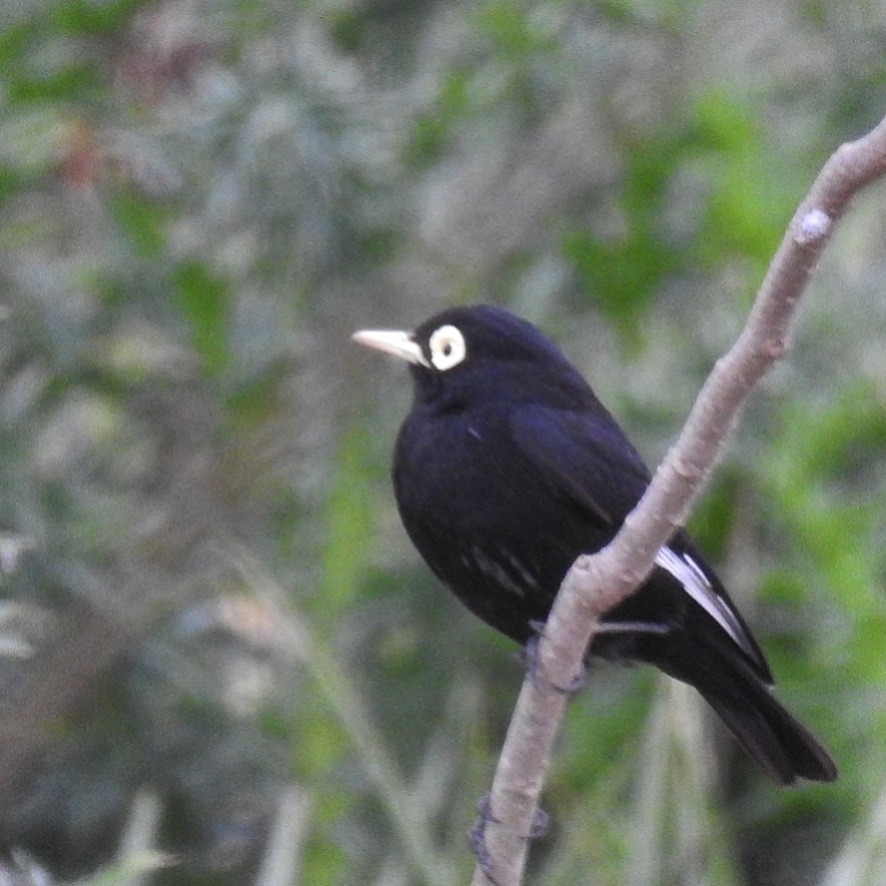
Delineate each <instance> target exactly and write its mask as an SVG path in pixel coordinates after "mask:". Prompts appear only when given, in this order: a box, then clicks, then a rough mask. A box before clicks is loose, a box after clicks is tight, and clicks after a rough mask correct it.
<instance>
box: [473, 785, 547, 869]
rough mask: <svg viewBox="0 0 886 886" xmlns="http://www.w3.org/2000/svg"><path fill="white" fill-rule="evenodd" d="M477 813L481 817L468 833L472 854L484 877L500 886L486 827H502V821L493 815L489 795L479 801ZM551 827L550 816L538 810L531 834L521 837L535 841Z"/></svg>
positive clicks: (533, 817)
mask: <svg viewBox="0 0 886 886" xmlns="http://www.w3.org/2000/svg"><path fill="white" fill-rule="evenodd" d="M477 813H478V816H479V817H478V818H477V821H476V822H475V824H474V826H473V827H472V828H471V830H470V831H469V832H468V844H469V845H470V847H471V852H473V853H474V857H475V858H476V859H477V864H478V865H479V866H480V870H481V871H483V875H484V876H485V877H486V879H487V880H489V882H490V883H491V884H492V886H498V881H497V880H496V879H495V877H494V876H493V873H492V869H493V861H494V859H493V857H492V853H491V852H490V851H489V847H488V846H487V845H486V827H487V825H489V824H496V825H500V824H501V820H500V819H498V818H496V817H495V815H493V813H492V806H491V804H490V801H489V794H484V795H483V796H482V797H481V798H480V799H479V800H478V801H477ZM549 826H550V816H549V815H548V814H547V812H545V811H544V810H543V809H536V810H535V812H534V814H533V816H532V824H531V825H530V826H529V833H528V834H522V835H520V836H521V839H523V840H535V839H537V838H538V837H543V836H544V835H545V834H546V833H547V832H548V827H549Z"/></svg>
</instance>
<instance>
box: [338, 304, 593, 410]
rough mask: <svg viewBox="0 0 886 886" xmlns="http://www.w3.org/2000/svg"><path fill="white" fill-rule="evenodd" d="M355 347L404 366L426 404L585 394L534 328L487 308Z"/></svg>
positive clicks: (459, 311) (367, 334) (364, 338)
mask: <svg viewBox="0 0 886 886" xmlns="http://www.w3.org/2000/svg"><path fill="white" fill-rule="evenodd" d="M353 339H354V341H356V342H357V343H358V344H361V345H365V346H366V347H369V348H374V349H375V350H378V351H384V352H385V353H388V354H392V355H394V356H395V357H400V358H401V359H403V360H406V361H407V362H408V363H409V367H410V370H411V372H412V377H413V379H414V382H415V389H416V396H417V397H418V399H419V400H422V401H429V400H436V399H439V398H443V399H445V400H446V401H448V402H453V401H459V402H462V403H464V404H466V405H467V404H470V403H472V402H474V401H475V400H476V399H478V398H488V397H491V396H492V397H500V396H508V397H511V398H516V399H521V400H522V399H531V400H536V399H539V400H550V399H551V398H552V397H554V399H560V398H559V397H557V396H555V395H556V393H557V392H558V391H559V392H560V395H561V396H563V395H566V394H567V393H569V392H571V394H572V396H575V394H577V393H578V392H581V396H582V397H584V396H585V392H586V391H587V384H586V383H585V381H584V379H582V378H581V376H580V375H579V374H578V373H577V372H576V370H575V369H574V368H573V367H572V365H571V364H570V363H569V361H568V360H567V359H566V358H565V357H564V356H563V354H562V353H561V352H560V350H559V349H558V348H557V347H556V346H555V345H554V344H553V343H552V342H551V341H549V340H548V339H547V338H545V337H544V336H543V335H542V334H541V333H540V332H539V331H538V330H537V329H536V328H535V327H534V326H533V325H532V324H531V323H527V322H526V321H525V320H522V319H520V318H519V317H516V316H514V315H513V314H511V313H508V312H507V311H504V310H502V309H501V308H495V307H491V306H489V305H475V306H473V307H464V308H451V309H450V310H447V311H443V312H442V313H440V314H437V315H435V316H434V317H431V319H430V320H426V321H425V322H424V323H422V324H421V325H420V326H419V327H417V328H416V329H415V330H414V331H413V332H403V331H394V330H368V329H367V330H361V331H360V332H355V333H354V335H353ZM551 405H554V404H553V403H551Z"/></svg>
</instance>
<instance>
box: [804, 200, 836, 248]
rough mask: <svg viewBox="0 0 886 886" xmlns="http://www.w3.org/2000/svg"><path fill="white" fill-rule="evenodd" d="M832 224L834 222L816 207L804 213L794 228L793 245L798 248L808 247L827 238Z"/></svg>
mask: <svg viewBox="0 0 886 886" xmlns="http://www.w3.org/2000/svg"><path fill="white" fill-rule="evenodd" d="M833 223H834V220H833V219H832V218H831V217H830V216H829V215H828V214H827V213H826V212H825V211H824V210H823V209H820V208H818V207H817V206H816V207H814V208H812V209H810V210H808V211H807V212H804V213H803V215H802V217H801V218H800V220H799V222H798V223H797V225H796V227H795V228H794V243H796V244H797V245H798V246H808V245H809V244H810V243H815V242H816V241H817V240H821V239H822V238H824V237H827V235H828V234H829V233H830V230H831V225H832V224H833Z"/></svg>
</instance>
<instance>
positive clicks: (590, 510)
mask: <svg viewBox="0 0 886 886" xmlns="http://www.w3.org/2000/svg"><path fill="white" fill-rule="evenodd" d="M354 338H355V340H357V341H358V342H360V343H362V344H365V345H368V346H370V347H375V348H377V349H380V350H383V351H387V352H390V353H393V354H395V355H397V356H399V357H402V358H404V359H406V360H408V362H409V368H410V371H411V373H412V378H413V382H414V390H415V397H414V402H413V406H412V410H411V411H410V413H409V415H408V416H407V418H406V420H405V421H404V423H403V426H402V427H401V429H400V433H399V435H398V438H397V444H396V449H395V453H394V470H393V475H394V488H395V492H396V498H397V504H398V506H399V509H400V514H401V517H402V519H403V525H404V526H405V527H406V531H407V532H408V533H409V536H410V538H411V539H412V541H413V542H414V544H415V546H416V547H417V548H418V550H419V552H420V553H421V555H422V556H423V557H424V559H425V560H426V561H427V563H428V565H429V566H430V567H431V569H432V570H433V571H434V572H435V573H436V575H437V576H438V577H439V578H440V579H441V581H443V583H444V584H446V585H447V586H448V587H449V588H450V589H451V590H452V591H453V592H454V593H455V594H456V596H458V597H459V599H460V600H461V601H462V602H463V603H464V604H465V605H466V606H467V607H468V608H469V609H470V610H471V611H472V612H474V613H475V614H476V615H478V616H479V617H480V618H482V619H483V620H484V621H486V622H487V623H488V624H490V625H492V626H493V627H494V628H497V629H498V630H500V631H502V632H503V633H505V634H507V635H508V636H510V637H512V638H513V639H515V640H517V641H518V642H520V643H525V642H526V641H527V640H528V639H529V638H530V637H531V635H532V631H533V628H532V623H533V622H540V621H544V620H545V619H546V618H547V616H548V613H549V611H550V608H551V605H552V603H553V600H554V597H555V595H556V593H557V590H558V588H559V586H560V583H561V581H562V579H563V577H564V575H565V574H566V571H567V570H568V569H569V567H570V565H571V564H572V563H573V561H574V560H575V559H576V558H577V557H578V556H579V555H580V554H582V553H588V552H593V551H596V550H599V549H600V548H601V547H603V546H604V545H606V544H607V543H608V542H609V541H611V539H612V538H613V537H614V535H615V533H616V532H617V530H618V528H619V527H620V526H621V524H622V522H623V520H624V518H625V516H626V515H627V514H628V512H629V511H630V510H631V509H632V508H633V507H634V505H635V504H636V503H637V502H638V501H639V499H640V497H641V495H642V494H643V491H644V490H645V488H646V486H647V485H648V483H649V472H648V470H647V468H646V466H645V465H644V463H643V460H642V459H641V458H640V456H639V455H638V454H637V452H636V450H635V449H634V447H633V446H632V445H631V443H630V441H629V440H628V439H627V437H626V436H625V435H624V433H623V432H622V430H621V429H620V428H619V426H618V425H617V424H616V422H615V420H614V419H613V418H612V416H611V415H610V414H609V413H608V412H607V410H606V409H605V407H604V406H603V405H602V404H601V403H600V401H599V400H598V399H597V398H596V396H595V395H594V393H593V391H592V390H591V389H590V387H589V386H588V384H587V383H586V382H585V380H584V379H583V378H582V376H581V375H580V374H579V373H578V372H577V371H576V369H575V368H574V367H573V366H572V365H571V364H570V363H569V362H568V361H567V360H566V358H565V357H564V356H563V354H562V353H561V352H560V351H559V350H558V349H557V348H556V347H555V346H554V345H553V344H552V343H551V342H550V341H549V340H548V339H546V338H545V337H544V336H543V335H542V334H541V333H540V332H539V331H538V330H537V329H535V328H534V327H533V326H532V325H530V324H529V323H527V322H525V321H524V320H521V319H519V318H518V317H515V316H513V315H512V314H509V313H507V312H506V311H502V310H500V309H497V308H493V307H488V306H477V307H469V308H455V309H452V310H449V311H445V312H443V313H441V314H439V315H437V316H436V317H433V318H432V319H430V320H428V321H427V322H426V323H423V324H422V325H421V326H419V327H418V329H416V330H415V332H413V333H402V332H397V333H395V332H377V331H375V332H373V331H366V332H360V333H356V334H355V336H354ZM656 563H657V566H656V568H655V570H654V571H653V573H652V575H651V576H650V578H649V579H648V580H647V581H646V583H645V584H644V585H643V586H642V587H641V588H640V589H639V590H638V591H637V592H636V593H635V594H634V595H632V596H631V597H630V598H629V599H628V600H626V601H625V602H624V603H622V604H621V605H620V606H618V607H617V608H616V609H614V610H613V611H612V612H610V613H609V614H608V615H607V617H606V619H605V620H606V621H611V622H618V623H637V625H638V626H642V625H646V626H650V625H652V626H655V629H654V630H648V629H647V630H642V629H639V630H626V631H624V632H604V633H600V634H597V636H596V637H595V638H594V640H593V641H592V645H591V648H590V655H594V656H600V657H602V658H606V659H613V660H627V661H639V662H647V663H649V664H653V665H655V666H656V667H658V668H660V669H661V670H662V671H664V672H665V673H666V674H669V675H671V676H672V677H675V678H677V679H678V680H682V681H684V682H686V683H689V684H691V685H692V686H694V687H695V688H696V689H697V690H698V691H699V692H700V693H701V694H702V696H704V698H705V699H707V701H708V702H709V703H710V704H711V706H712V707H713V708H714V710H716V711H717V713H718V714H719V715H720V717H721V718H722V720H723V721H724V722H725V723H726V725H727V726H728V727H729V728H730V729H731V731H732V732H733V733H734V734H735V736H736V737H737V738H738V740H739V742H740V743H741V744H742V745H743V746H744V747H745V748H746V749H747V751H748V752H749V753H750V754H751V755H752V756H753V757H754V758H755V759H756V760H757V762H758V763H759V764H760V765H761V766H762V768H763V769H764V770H765V771H766V772H767V773H768V774H769V775H770V776H771V777H772V778H773V779H775V780H776V781H778V782H780V783H782V784H789V783H791V782H793V781H795V779H797V778H798V777H799V778H807V779H812V780H816V781H830V780H832V779H834V778H836V774H837V771H836V767H835V765H834V763H833V761H832V760H831V759H830V757H829V756H828V755H827V753H826V752H825V751H824V749H823V748H822V747H821V746H820V745H819V744H818V742H817V741H816V740H815V738H813V736H812V735H811V734H810V733H809V731H808V730H807V729H806V728H805V727H804V726H802V725H801V724H800V723H799V722H798V721H797V720H796V719H795V718H794V717H793V716H792V715H791V714H790V713H788V712H787V711H786V710H785V709H784V708H783V707H782V706H781V705H780V704H779V702H778V701H777V700H776V699H775V697H774V696H773V694H772V691H771V689H772V683H773V680H772V675H771V673H770V671H769V667H768V665H767V664H766V660H765V659H764V657H763V654H762V652H761V651H760V648H759V647H758V646H757V643H756V642H755V641H754V639H753V637H752V636H751V633H750V631H749V630H748V628H747V625H746V624H745V622H744V620H743V619H742V617H741V615H740V614H739V613H738V611H737V610H736V608H735V607H734V605H733V604H732V602H731V600H730V599H729V596H728V594H727V593H726V590H725V589H724V587H723V585H722V584H721V582H720V581H719V579H718V578H717V576H716V575H715V573H714V572H713V570H712V569H711V568H710V567H709V566H708V565H707V564H706V563H705V561H704V559H703V558H702V556H701V554H699V552H698V551H697V550H696V548H695V547H694V545H693V543H692V541H691V540H690V538H689V537H688V536H687V535H686V533H684V532H682V531H680V532H678V533H677V534H676V535H675V536H674V537H673V538H672V539H671V541H670V542H669V543H668V546H667V547H666V548H663V549H662V551H661V552H660V554H659V557H658V558H657V560H656Z"/></svg>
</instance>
